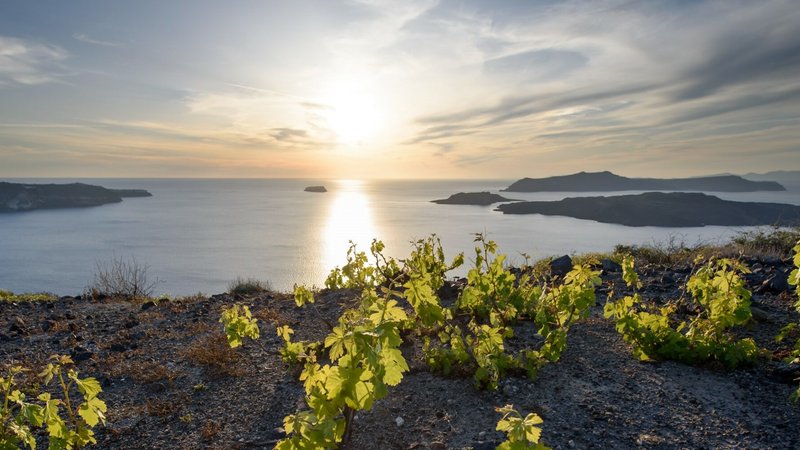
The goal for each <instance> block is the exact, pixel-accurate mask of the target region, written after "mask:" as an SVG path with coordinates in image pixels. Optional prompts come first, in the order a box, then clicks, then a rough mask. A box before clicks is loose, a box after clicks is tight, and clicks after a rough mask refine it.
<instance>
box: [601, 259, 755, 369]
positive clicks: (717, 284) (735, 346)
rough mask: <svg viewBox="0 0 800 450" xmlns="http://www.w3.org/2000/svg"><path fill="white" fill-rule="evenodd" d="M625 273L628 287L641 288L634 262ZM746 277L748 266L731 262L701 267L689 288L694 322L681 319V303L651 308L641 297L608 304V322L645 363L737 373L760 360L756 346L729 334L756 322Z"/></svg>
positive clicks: (628, 262) (626, 266) (625, 264)
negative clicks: (709, 364)
mask: <svg viewBox="0 0 800 450" xmlns="http://www.w3.org/2000/svg"><path fill="white" fill-rule="evenodd" d="M698 262H699V261H698ZM622 268H623V279H624V280H625V282H626V284H627V285H628V286H630V287H633V288H634V289H638V288H640V287H641V282H640V281H639V277H638V275H637V274H636V272H635V271H634V270H633V257H631V256H628V257H626V258H625V259H624V260H623V264H622ZM746 272H747V268H746V267H744V265H743V264H741V263H739V262H737V261H733V260H730V259H720V260H711V261H709V262H707V263H706V264H704V265H703V266H701V267H700V268H699V269H698V270H697V271H696V272H695V273H694V275H692V277H691V278H690V279H689V281H688V282H687V284H686V289H687V291H688V292H689V293H691V295H692V297H693V300H694V302H693V303H692V304H690V305H688V306H687V309H693V310H697V311H698V312H697V314H696V315H694V317H693V318H691V319H690V320H679V319H678V318H677V317H676V312H677V310H678V306H679V302H678V301H676V302H672V303H670V304H668V305H667V306H664V307H662V308H658V309H656V308H652V307H651V308H648V307H646V306H645V305H644V304H643V303H642V299H641V297H640V296H639V294H638V293H634V295H632V296H626V297H624V298H622V299H619V300H617V301H609V302H608V303H606V306H605V308H604V313H605V317H606V318H613V319H615V320H616V328H617V331H618V332H619V333H620V334H622V337H623V339H625V341H626V342H628V343H629V344H631V345H632V346H633V352H634V355H635V356H637V357H638V358H639V359H641V360H649V359H652V358H662V359H672V360H676V361H682V362H686V363H690V364H691V363H698V362H703V361H706V360H709V359H713V360H717V361H720V362H722V363H723V364H725V365H726V366H728V367H731V368H733V367H736V366H739V365H741V364H746V363H751V362H752V361H753V360H754V359H755V358H756V356H757V355H758V347H757V346H756V343H755V342H754V341H753V340H752V339H749V338H748V339H740V340H738V341H737V340H734V339H733V338H732V337H731V336H730V335H729V334H728V329H729V328H731V327H733V326H735V325H742V324H744V323H745V322H747V321H748V320H749V319H750V314H751V313H750V291H748V290H747V289H746V288H745V282H744V280H742V278H741V277H740V276H739V273H746Z"/></svg>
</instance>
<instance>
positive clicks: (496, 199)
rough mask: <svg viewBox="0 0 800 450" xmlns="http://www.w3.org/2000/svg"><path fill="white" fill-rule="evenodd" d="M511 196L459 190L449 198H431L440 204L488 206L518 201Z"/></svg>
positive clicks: (432, 201) (433, 201)
mask: <svg viewBox="0 0 800 450" xmlns="http://www.w3.org/2000/svg"><path fill="white" fill-rule="evenodd" d="M518 201H519V200H514V199H510V198H505V197H503V196H502V195H497V194H492V193H490V192H486V191H484V192H459V193H458V194H453V195H451V196H450V197H448V198H445V199H440V200H431V203H438V204H440V205H476V206H488V205H491V204H493V203H500V202H518Z"/></svg>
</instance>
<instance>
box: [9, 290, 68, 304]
mask: <svg viewBox="0 0 800 450" xmlns="http://www.w3.org/2000/svg"><path fill="white" fill-rule="evenodd" d="M55 300H57V297H56V296H55V295H53V294H46V293H37V294H31V293H25V294H15V293H13V292H11V291H4V290H2V289H0V302H9V303H21V302H52V301H55Z"/></svg>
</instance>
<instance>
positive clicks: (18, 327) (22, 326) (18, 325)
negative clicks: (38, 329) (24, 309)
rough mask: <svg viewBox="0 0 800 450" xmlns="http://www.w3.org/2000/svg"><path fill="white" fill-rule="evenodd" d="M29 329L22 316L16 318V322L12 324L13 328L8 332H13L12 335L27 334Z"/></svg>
mask: <svg viewBox="0 0 800 450" xmlns="http://www.w3.org/2000/svg"><path fill="white" fill-rule="evenodd" d="M27 329H28V327H27V324H26V323H25V320H24V319H23V318H22V317H20V316H16V317H14V320H13V322H12V323H11V327H10V328H9V329H8V330H9V331H11V332H12V333H17V334H25V333H26V332H27Z"/></svg>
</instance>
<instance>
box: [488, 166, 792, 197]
mask: <svg viewBox="0 0 800 450" xmlns="http://www.w3.org/2000/svg"><path fill="white" fill-rule="evenodd" d="M785 190H786V188H785V187H783V186H782V185H781V184H780V183H776V182H774V181H751V180H746V179H744V178H742V177H740V176H737V175H717V176H709V177H698V178H627V177H623V176H620V175H616V174H613V173H611V172H608V171H606V172H579V173H575V174H571V175H561V176H555V177H548V178H523V179H521V180H518V181H516V182H514V183H512V184H511V185H510V186H509V187H507V188H505V189H503V191H505V192H608V191H701V192H756V191H785Z"/></svg>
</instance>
